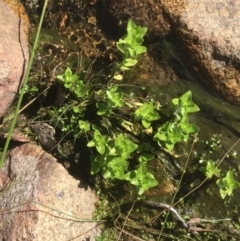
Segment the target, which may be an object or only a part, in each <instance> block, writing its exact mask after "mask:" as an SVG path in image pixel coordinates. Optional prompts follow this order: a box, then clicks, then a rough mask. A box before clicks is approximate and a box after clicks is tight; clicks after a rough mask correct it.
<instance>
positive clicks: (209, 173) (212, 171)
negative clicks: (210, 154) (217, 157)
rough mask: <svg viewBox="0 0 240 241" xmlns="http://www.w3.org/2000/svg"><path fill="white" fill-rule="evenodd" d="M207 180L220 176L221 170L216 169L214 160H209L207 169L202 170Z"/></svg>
mask: <svg viewBox="0 0 240 241" xmlns="http://www.w3.org/2000/svg"><path fill="white" fill-rule="evenodd" d="M200 171H202V172H203V173H204V174H205V175H206V177H207V178H210V179H211V178H212V177H213V176H218V175H219V174H220V169H219V168H216V164H215V162H214V161H213V160H211V159H210V160H208V161H207V165H206V167H202V168H200Z"/></svg>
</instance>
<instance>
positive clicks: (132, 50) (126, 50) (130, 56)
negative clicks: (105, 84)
mask: <svg viewBox="0 0 240 241" xmlns="http://www.w3.org/2000/svg"><path fill="white" fill-rule="evenodd" d="M146 32H147V28H146V27H140V26H137V25H136V24H135V23H134V22H133V21H132V20H131V19H130V20H129V21H128V25H127V34H126V35H124V36H123V37H122V38H120V39H119V41H118V42H117V48H118V49H119V50H120V52H121V53H122V62H121V63H120V65H119V66H118V68H120V70H124V71H125V70H129V69H130V68H131V67H133V66H134V65H136V64H137V62H138V60H137V59H138V56H139V55H140V54H142V53H145V52H146V47H144V46H142V43H143V41H144V40H143V37H144V36H145V34H146ZM122 78H123V76H122V75H121V74H119V73H118V71H117V72H116V73H115V74H114V79H117V80H121V79H122Z"/></svg>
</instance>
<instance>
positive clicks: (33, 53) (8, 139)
mask: <svg viewBox="0 0 240 241" xmlns="http://www.w3.org/2000/svg"><path fill="white" fill-rule="evenodd" d="M47 3H48V0H45V2H44V6H43V11H42V14H41V18H40V22H39V26H38V29H37V35H36V38H35V41H34V45H33V49H32V53H31V56H30V60H29V65H28V68H27V71H26V75H25V77H24V81H23V85H22V88H21V90H20V95H19V99H18V102H17V107H16V110H15V113H14V117H13V121H12V124H11V127H10V130H9V133H8V137H7V140H6V143H5V145H4V149H3V153H2V156H1V159H0V168H1V167H2V165H3V162H4V160H5V157H6V153H7V150H8V146H9V143H10V140H11V137H12V133H13V130H14V127H15V125H16V121H17V117H18V113H19V110H20V106H21V104H22V99H23V95H24V92H25V91H24V90H25V88H26V86H27V82H28V77H29V73H30V69H31V67H32V63H33V58H34V55H35V50H36V47H37V43H38V39H39V35H40V31H41V27H42V22H43V18H44V15H45V12H46V7H47Z"/></svg>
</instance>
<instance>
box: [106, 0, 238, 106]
mask: <svg viewBox="0 0 240 241" xmlns="http://www.w3.org/2000/svg"><path fill="white" fill-rule="evenodd" d="M103 2H104V4H103V5H104V7H105V11H107V12H109V13H110V14H111V16H114V17H115V18H116V19H118V23H119V26H120V25H121V24H123V25H124V27H125V26H126V22H127V20H128V19H129V18H131V19H133V21H135V22H136V23H137V24H139V25H142V26H146V27H148V39H153V40H154V39H155V37H157V38H156V39H157V41H158V39H159V37H162V36H164V35H166V34H170V36H173V38H172V41H173V42H174V43H175V44H176V45H177V46H178V51H179V52H181V55H182V57H183V59H184V61H185V66H187V67H188V68H189V67H190V68H191V70H192V71H194V73H198V74H199V75H198V76H199V79H201V80H202V81H204V82H206V83H208V84H209V85H210V87H211V88H213V89H215V90H216V91H217V92H218V93H220V94H221V95H222V96H223V97H224V98H225V99H227V100H228V101H230V102H233V103H238V104H240V41H239V40H240V4H239V1H238V0H230V1H228V0H218V1H208V0H200V1H187V0H177V1H176V0H161V1H153V0H144V1H142V0H135V1H131V0H123V1H110V0H105V1H103ZM200 76H201V77H202V78H200ZM194 78H195V79H196V78H197V77H195V76H194Z"/></svg>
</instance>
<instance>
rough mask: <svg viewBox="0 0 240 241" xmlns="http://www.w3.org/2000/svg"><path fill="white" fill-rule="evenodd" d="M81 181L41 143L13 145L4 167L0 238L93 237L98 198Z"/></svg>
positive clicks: (96, 233) (0, 176)
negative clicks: (41, 145)
mask: <svg viewBox="0 0 240 241" xmlns="http://www.w3.org/2000/svg"><path fill="white" fill-rule="evenodd" d="M78 185H79V183H78V181H77V180H75V179H74V178H73V177H71V176H70V175H69V174H68V173H67V171H66V170H65V169H64V168H63V167H62V165H60V164H58V163H57V162H56V159H55V158H53V157H52V156H51V155H50V154H48V153H46V152H44V151H43V150H42V149H41V147H39V146H37V145H34V144H30V143H29V144H23V145H20V146H18V147H16V148H15V149H12V150H11V151H10V152H9V155H8V158H7V159H6V160H5V163H4V165H3V168H2V170H1V171H0V190H1V191H2V193H1V195H0V210H1V218H0V227H1V232H0V240H5V241H12V240H19V241H21V240H27V241H31V240H58V241H59V240H60V241H61V240H64V241H65V240H72V239H76V240H79V241H85V240H89V241H93V240H94V236H99V229H98V228H97V227H96V223H95V222H91V218H92V214H93V211H94V208H95V202H96V201H97V198H96V195H95V194H94V192H93V191H92V190H91V189H90V188H89V187H88V188H87V189H86V190H84V189H82V188H79V187H78Z"/></svg>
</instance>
